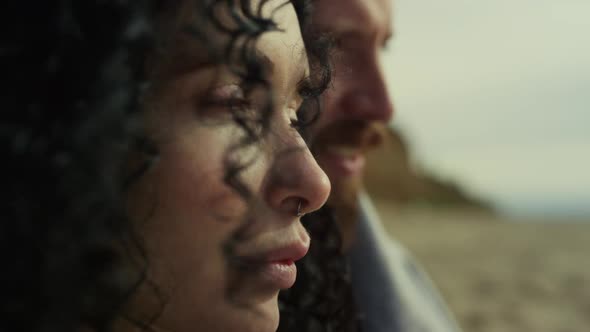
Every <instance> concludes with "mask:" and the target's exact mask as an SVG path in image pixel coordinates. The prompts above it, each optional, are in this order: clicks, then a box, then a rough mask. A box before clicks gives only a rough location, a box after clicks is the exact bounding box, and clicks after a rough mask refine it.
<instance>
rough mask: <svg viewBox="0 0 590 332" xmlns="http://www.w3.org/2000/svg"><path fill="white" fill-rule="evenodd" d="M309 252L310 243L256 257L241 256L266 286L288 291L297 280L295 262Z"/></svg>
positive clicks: (291, 245)
mask: <svg viewBox="0 0 590 332" xmlns="http://www.w3.org/2000/svg"><path fill="white" fill-rule="evenodd" d="M308 250H309V241H307V242H296V243H292V244H290V245H285V246H281V247H277V248H275V249H270V250H264V251H262V252H260V253H258V254H255V255H246V256H241V258H240V261H241V263H242V264H246V265H251V266H253V267H254V269H253V270H252V271H253V272H254V274H255V275H257V276H258V277H257V278H259V279H260V280H262V281H263V282H264V283H265V284H267V285H271V287H273V288H276V289H287V288H290V287H292V286H293V284H294V283H295V280H296V279H297V267H296V266H295V262H296V261H298V260H299V259H301V258H303V257H304V256H305V255H306V254H307V251H308Z"/></svg>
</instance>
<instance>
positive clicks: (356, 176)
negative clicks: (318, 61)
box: [313, 0, 393, 246]
mask: <svg viewBox="0 0 590 332" xmlns="http://www.w3.org/2000/svg"><path fill="white" fill-rule="evenodd" d="M315 6H316V7H315V12H314V18H313V22H314V29H315V32H319V33H327V34H329V35H331V36H332V37H333V38H334V40H335V42H336V50H335V52H334V54H333V58H332V60H333V64H334V76H333V83H332V87H331V88H330V89H328V91H327V92H326V94H325V98H324V113H322V116H321V117H320V119H319V121H318V123H317V124H316V125H315V127H314V136H315V138H314V146H313V148H314V152H315V154H316V157H317V158H318V161H319V164H320V165H321V167H322V168H323V169H324V171H325V172H326V173H327V174H328V177H329V178H330V181H331V182H332V195H331V197H330V200H329V204H330V205H331V206H332V207H333V208H334V210H335V211H336V214H337V217H338V220H339V223H340V224H341V225H340V226H341V228H342V231H343V233H344V234H343V235H344V241H345V246H346V245H347V242H348V241H349V240H350V239H348V238H347V233H350V231H349V230H350V228H351V227H352V226H353V225H354V220H356V219H357V217H358V213H357V195H358V192H359V190H360V188H361V186H362V176H363V170H364V164H365V154H366V152H367V150H369V149H370V148H372V147H374V146H376V145H378V144H379V142H380V141H381V133H382V130H381V128H384V126H385V125H386V124H387V123H388V122H389V120H390V119H391V116H392V113H393V107H392V104H391V100H390V99H389V96H388V93H387V89H386V86H385V82H384V77H383V71H382V68H381V65H380V63H379V54H380V52H381V50H382V49H383V48H384V46H385V44H386V43H387V41H388V40H389V38H390V36H391V35H392V31H391V23H392V22H391V0H316V2H315ZM346 219H349V220H346Z"/></svg>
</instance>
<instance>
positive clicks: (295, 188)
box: [264, 147, 331, 214]
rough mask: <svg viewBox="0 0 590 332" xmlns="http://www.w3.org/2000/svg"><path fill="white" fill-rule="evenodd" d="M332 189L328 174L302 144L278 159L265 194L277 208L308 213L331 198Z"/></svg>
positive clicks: (283, 210)
mask: <svg viewBox="0 0 590 332" xmlns="http://www.w3.org/2000/svg"><path fill="white" fill-rule="evenodd" d="M330 189H331V186H330V180H329V179H328V176H327V175H326V173H324V171H323V170H322V169H321V168H320V167H319V165H318V164H317V162H316V160H315V159H314V158H313V156H312V155H311V152H310V151H309V150H308V149H307V148H306V147H301V148H297V149H295V150H292V151H289V152H285V153H282V154H281V155H279V156H277V157H276V158H275V162H274V163H273V167H272V169H271V174H270V176H269V178H267V183H266V185H265V191H266V192H265V193H264V196H265V199H266V200H267V202H268V203H269V204H270V205H271V206H272V207H273V208H274V209H276V210H279V211H281V212H285V213H294V212H300V213H302V214H305V213H309V212H312V211H315V210H318V209H319V208H321V207H322V206H323V205H324V203H326V200H327V199H328V196H329V194H330ZM297 210H299V211H297Z"/></svg>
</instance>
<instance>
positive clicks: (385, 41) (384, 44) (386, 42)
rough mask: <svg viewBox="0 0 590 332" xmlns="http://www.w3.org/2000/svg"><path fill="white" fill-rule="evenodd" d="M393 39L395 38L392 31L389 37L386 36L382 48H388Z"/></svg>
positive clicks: (388, 33)
mask: <svg viewBox="0 0 590 332" xmlns="http://www.w3.org/2000/svg"><path fill="white" fill-rule="evenodd" d="M393 37H394V35H393V32H392V31H391V30H389V31H388V32H387V35H385V38H383V42H382V43H381V47H383V48H387V46H389V43H390V42H391V40H392V39H393Z"/></svg>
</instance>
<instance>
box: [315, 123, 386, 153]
mask: <svg viewBox="0 0 590 332" xmlns="http://www.w3.org/2000/svg"><path fill="white" fill-rule="evenodd" d="M387 131H388V129H387V125H386V124H384V123H381V122H368V121H359V120H340V121H336V122H334V123H332V124H331V125H329V126H326V127H325V128H323V129H321V130H320V132H318V134H317V135H316V136H315V137H314V138H313V141H312V142H311V147H312V150H313V151H315V152H321V150H322V149H323V148H324V147H327V146H343V147H351V148H356V149H360V150H361V151H366V150H369V149H372V148H375V147H377V146H379V145H381V144H382V143H383V141H384V140H385V137H387V136H386V133H387Z"/></svg>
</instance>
